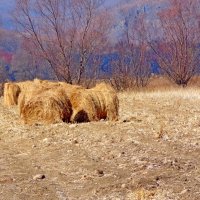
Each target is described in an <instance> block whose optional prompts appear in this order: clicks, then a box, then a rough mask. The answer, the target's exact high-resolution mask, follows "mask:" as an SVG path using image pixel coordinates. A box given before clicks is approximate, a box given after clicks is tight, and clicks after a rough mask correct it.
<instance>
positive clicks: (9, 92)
mask: <svg viewBox="0 0 200 200" xmlns="http://www.w3.org/2000/svg"><path fill="white" fill-rule="evenodd" d="M20 92H21V89H20V87H19V86H18V85H17V84H14V83H5V84H4V105H5V106H7V107H10V106H14V105H17V102H18V96H19V94H20Z"/></svg>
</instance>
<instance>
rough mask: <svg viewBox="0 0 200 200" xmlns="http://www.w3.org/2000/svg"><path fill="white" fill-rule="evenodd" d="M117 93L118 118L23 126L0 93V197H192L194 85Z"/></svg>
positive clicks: (198, 160) (196, 150) (198, 136)
mask: <svg viewBox="0 0 200 200" xmlns="http://www.w3.org/2000/svg"><path fill="white" fill-rule="evenodd" d="M119 99H120V119H119V121H118V122H108V121H100V122H90V123H80V124H67V123H60V124H54V125H48V126H41V125H35V126H28V125H23V124H22V123H21V122H20V120H19V114H18V110H17V108H16V107H13V108H12V109H7V108H5V107H4V106H3V104H2V100H3V99H2V98H1V102H0V200H76V199H80V200H82V199H83V200H93V199H94V200H98V199H99V200H199V199H200V89H194V88H188V89H170V90H161V91H151V92H147V91H146V92H123V93H120V94H119ZM38 174H41V175H43V176H41V177H38V178H37V177H35V176H36V175H38Z"/></svg>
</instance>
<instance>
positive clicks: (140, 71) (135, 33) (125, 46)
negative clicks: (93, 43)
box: [113, 13, 151, 89]
mask: <svg viewBox="0 0 200 200" xmlns="http://www.w3.org/2000/svg"><path fill="white" fill-rule="evenodd" d="M145 18H146V14H145V13H138V14H137V15H136V16H134V17H130V16H129V17H127V16H126V17H125V30H124V32H123V37H122V40H121V41H119V42H118V44H117V45H116V50H117V52H118V53H117V54H118V59H115V61H114V67H113V69H114V72H113V73H114V76H115V77H114V80H115V85H117V84H118V88H119V87H120V86H119V84H121V87H122V88H121V89H124V88H127V87H133V86H137V87H144V86H146V85H147V84H148V82H149V78H150V74H151V68H150V60H149V47H148V42H147V35H146V33H147V32H146V26H145ZM117 82H118V83H117Z"/></svg>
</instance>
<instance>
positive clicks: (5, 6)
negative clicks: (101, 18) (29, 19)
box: [0, 0, 120, 28]
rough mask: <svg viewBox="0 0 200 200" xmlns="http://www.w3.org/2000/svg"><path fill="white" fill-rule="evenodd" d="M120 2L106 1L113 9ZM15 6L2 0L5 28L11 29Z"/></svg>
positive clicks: (0, 11) (9, 0)
mask: <svg viewBox="0 0 200 200" xmlns="http://www.w3.org/2000/svg"><path fill="white" fill-rule="evenodd" d="M119 1H120V0H105V3H106V5H107V6H108V7H112V6H113V5H115V4H117V3H118V2H119ZM14 5H15V0H0V19H1V21H2V22H3V25H4V27H6V28H11V19H10V12H11V11H12V9H13V7H14Z"/></svg>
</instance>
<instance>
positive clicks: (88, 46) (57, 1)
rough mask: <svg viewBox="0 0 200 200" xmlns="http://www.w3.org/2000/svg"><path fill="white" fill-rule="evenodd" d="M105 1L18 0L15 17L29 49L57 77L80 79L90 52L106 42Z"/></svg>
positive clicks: (69, 79) (75, 80)
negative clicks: (103, 6)
mask: <svg viewBox="0 0 200 200" xmlns="http://www.w3.org/2000/svg"><path fill="white" fill-rule="evenodd" d="M102 4H103V2H102V1H100V0H84V1H83V0H43V1H40V0H17V7H16V13H15V20H16V22H17V24H18V28H19V31H20V33H21V35H22V36H23V38H24V39H25V40H26V45H25V46H26V49H29V51H30V50H31V51H32V54H34V56H35V57H39V58H43V59H45V60H46V61H47V62H48V63H49V65H50V67H51V68H52V70H53V71H54V73H55V75H56V77H57V79H59V80H65V81H67V82H68V83H72V82H73V81H74V82H76V83H80V82H81V79H82V77H83V74H84V73H85V67H86V66H87V65H88V61H89V56H90V54H91V53H93V52H98V49H100V48H99V47H100V46H101V47H102V46H103V41H104V40H103V39H105V36H106V32H107V31H108V29H107V28H108V25H109V23H108V21H106V20H105V18H106V15H107V13H103V14H102V12H101V11H102ZM77 60H79V62H77ZM77 63H78V64H77Z"/></svg>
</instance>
